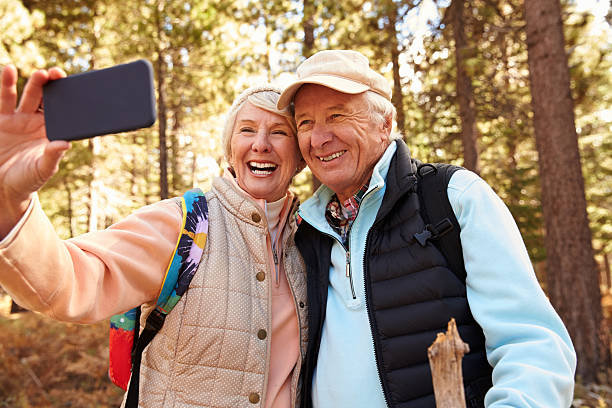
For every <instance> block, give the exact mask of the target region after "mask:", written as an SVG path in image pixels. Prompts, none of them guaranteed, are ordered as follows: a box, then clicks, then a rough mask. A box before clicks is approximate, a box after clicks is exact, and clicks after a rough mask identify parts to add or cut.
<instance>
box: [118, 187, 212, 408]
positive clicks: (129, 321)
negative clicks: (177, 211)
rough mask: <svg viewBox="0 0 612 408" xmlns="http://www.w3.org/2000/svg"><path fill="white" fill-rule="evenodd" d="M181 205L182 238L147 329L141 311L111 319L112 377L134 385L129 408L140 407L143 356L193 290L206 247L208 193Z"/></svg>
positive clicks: (195, 193) (190, 194) (190, 195)
mask: <svg viewBox="0 0 612 408" xmlns="http://www.w3.org/2000/svg"><path fill="white" fill-rule="evenodd" d="M180 204H181V208H182V213H183V227H182V229H181V235H180V236H179V238H178V241H177V243H176V246H175V249H174V253H173V254H172V257H171V258H170V259H171V260H170V264H169V265H168V268H167V270H166V275H165V277H164V282H163V285H162V288H161V291H160V293H159V296H158V298H157V302H156V306H155V309H153V310H152V311H151V313H150V314H149V316H148V317H147V320H146V324H145V328H144V329H143V330H142V331H141V332H140V330H139V329H140V307H135V308H133V309H131V310H129V311H127V312H125V313H122V314H118V315H114V316H112V317H111V319H110V333H109V369H108V374H109V377H110V379H111V381H112V382H113V383H114V384H116V385H117V386H119V387H121V388H122V389H123V390H127V387H128V383H129V384H130V386H129V390H127V391H128V394H127V399H126V407H131V406H134V407H136V406H137V405H138V385H139V380H140V361H141V358H142V352H143V351H144V349H145V347H146V346H147V345H148V344H149V343H150V342H151V340H152V339H153V338H154V337H155V335H156V334H157V332H158V331H159V330H160V329H161V328H162V326H163V324H164V320H165V318H166V316H167V315H168V313H170V311H171V310H172V309H173V308H174V306H175V305H176V304H177V302H178V301H179V300H180V298H181V296H182V295H183V294H184V293H185V291H186V290H187V289H188V288H189V283H190V282H191V279H192V278H193V276H194V274H195V272H196V270H197V269H198V265H199V263H200V259H201V258H202V253H203V251H204V245H205V244H206V236H207V233H208V206H207V204H206V197H205V196H204V193H203V192H202V191H201V190H200V189H193V190H189V191H187V192H186V193H185V194H184V195H183V196H182V197H180ZM130 376H131V378H132V381H130Z"/></svg>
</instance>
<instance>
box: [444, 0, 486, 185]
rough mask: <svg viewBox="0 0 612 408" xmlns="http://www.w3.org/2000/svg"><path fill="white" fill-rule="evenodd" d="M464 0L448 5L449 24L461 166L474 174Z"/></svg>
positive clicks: (472, 109) (474, 129) (473, 119)
mask: <svg viewBox="0 0 612 408" xmlns="http://www.w3.org/2000/svg"><path fill="white" fill-rule="evenodd" d="M464 10H465V0H453V2H452V3H451V5H450V8H449V12H450V13H451V24H452V28H453V37H454V40H455V65H456V66H457V67H456V70H457V78H456V87H457V101H458V103H459V115H460V117H461V140H462V142H463V166H464V167H465V168H466V169H468V170H472V171H473V172H475V173H479V172H480V165H479V162H478V147H477V142H478V136H479V132H478V127H477V126H476V102H475V100H474V89H473V87H472V79H471V78H470V76H469V75H468V72H467V70H466V69H465V64H466V59H467V57H468V52H469V46H468V42H467V36H466V34H465V29H464V27H465V18H464Z"/></svg>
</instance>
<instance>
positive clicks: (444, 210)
mask: <svg viewBox="0 0 612 408" xmlns="http://www.w3.org/2000/svg"><path fill="white" fill-rule="evenodd" d="M460 169H462V167H459V166H454V165H452V164H443V163H433V164H432V163H418V167H417V176H418V184H417V194H418V196H419V203H420V205H421V216H422V217H423V220H424V221H425V224H426V225H425V229H424V230H423V231H422V232H420V233H417V234H415V235H414V238H415V239H416V240H417V242H418V243H419V244H421V245H422V246H425V245H426V244H427V241H429V240H431V241H432V242H433V244H434V245H435V246H436V247H437V248H438V249H439V250H440V251H441V252H442V254H443V255H444V257H445V258H446V262H447V263H448V266H449V268H450V269H451V270H452V271H453V273H454V274H455V275H456V276H457V277H458V278H459V279H461V281H462V282H465V278H466V275H467V274H466V272H465V265H464V262H463V251H462V249H461V238H460V235H459V233H460V232H461V228H460V227H459V222H458V221H457V217H455V213H454V212H453V208H452V207H451V204H450V201H449V200H448V190H447V189H448V182H449V181H450V179H451V177H452V175H453V174H454V173H455V171H457V170H460Z"/></svg>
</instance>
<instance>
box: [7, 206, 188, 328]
mask: <svg viewBox="0 0 612 408" xmlns="http://www.w3.org/2000/svg"><path fill="white" fill-rule="evenodd" d="M35 200H36V202H35V203H34V207H33V209H32V211H31V213H30V214H29V215H27V218H26V219H25V222H24V223H23V225H21V227H20V229H19V230H18V231H17V233H16V234H14V235H13V236H12V237H11V238H10V239H8V240H5V241H3V242H2V244H1V245H0V284H1V285H2V286H3V287H4V288H5V289H6V290H7V291H8V292H9V294H10V295H11V296H12V297H13V298H14V299H15V301H16V302H17V303H18V304H20V305H22V306H24V307H27V308H28V309H31V310H36V311H39V312H42V313H45V314H47V315H49V316H50V317H52V318H54V319H58V320H64V321H74V322H80V323H91V322H95V321H99V320H103V319H105V318H108V317H109V316H111V315H113V314H116V313H120V312H124V311H126V310H129V309H131V308H132V307H134V306H137V305H140V304H142V303H145V302H148V301H152V300H154V299H155V298H156V297H157V295H158V292H159V291H160V289H161V285H162V281H163V278H164V274H165V272H166V268H167V266H168V263H169V262H170V256H171V255H172V253H173V251H174V248H175V246H176V242H177V240H178V237H179V234H180V228H181V225H182V215H181V209H180V207H179V206H178V204H177V203H176V202H175V201H173V200H165V201H161V202H159V203H156V204H152V205H149V206H146V207H143V208H141V209H139V210H138V211H136V212H134V213H133V214H131V215H130V216H128V217H126V218H125V219H123V220H122V221H120V222H118V223H116V224H114V225H112V226H111V227H109V228H107V229H106V230H103V231H96V232H92V233H88V234H84V235H81V236H79V237H76V238H73V239H69V240H65V241H64V240H61V239H59V237H58V236H57V234H56V233H55V230H54V229H53V226H52V225H51V223H50V221H49V220H48V218H47V217H46V215H45V214H44V212H43V211H42V208H41V206H40V204H39V203H38V199H35Z"/></svg>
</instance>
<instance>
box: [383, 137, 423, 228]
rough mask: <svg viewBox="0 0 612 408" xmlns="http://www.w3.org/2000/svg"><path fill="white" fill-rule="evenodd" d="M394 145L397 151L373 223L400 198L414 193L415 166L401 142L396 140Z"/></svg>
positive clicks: (386, 212)
mask: <svg viewBox="0 0 612 408" xmlns="http://www.w3.org/2000/svg"><path fill="white" fill-rule="evenodd" d="M395 144H396V146H397V150H396V151H395V154H394V155H393V158H392V159H391V163H390V164H389V169H388V171H387V178H386V189H385V196H384V198H383V201H382V204H381V206H380V209H379V210H378V214H377V216H376V220H375V221H374V223H376V222H377V221H378V220H379V219H382V218H384V217H385V216H386V215H387V214H388V213H389V212H390V211H391V209H392V208H393V206H395V203H396V202H397V200H399V199H400V197H402V196H403V195H404V194H406V193H408V192H414V191H416V183H417V177H416V165H415V164H414V162H413V161H412V158H411V157H410V150H409V149H408V146H406V143H404V141H403V140H397V141H396V142H395Z"/></svg>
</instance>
